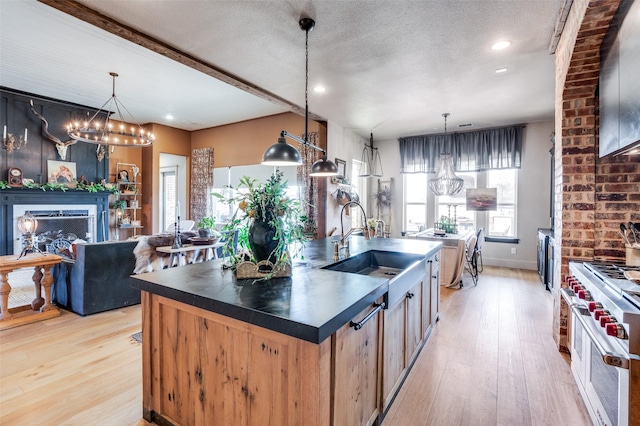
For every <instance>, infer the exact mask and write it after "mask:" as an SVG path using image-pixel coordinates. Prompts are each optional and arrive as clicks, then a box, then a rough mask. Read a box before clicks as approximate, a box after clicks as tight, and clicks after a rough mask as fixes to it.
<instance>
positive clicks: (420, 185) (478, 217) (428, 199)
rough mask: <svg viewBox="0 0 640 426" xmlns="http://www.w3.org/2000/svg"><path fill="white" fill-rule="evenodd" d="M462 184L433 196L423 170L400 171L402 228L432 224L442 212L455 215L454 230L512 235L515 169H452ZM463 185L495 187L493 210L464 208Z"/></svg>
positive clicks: (410, 229)
mask: <svg viewBox="0 0 640 426" xmlns="http://www.w3.org/2000/svg"><path fill="white" fill-rule="evenodd" d="M456 175H458V176H459V177H461V178H462V179H464V188H463V190H462V191H460V193H458V194H456V195H455V196H452V197H449V196H447V197H436V196H435V195H433V193H432V192H431V189H430V188H429V186H428V179H429V177H432V176H435V175H429V174H426V173H407V174H404V175H403V177H404V181H403V182H404V184H403V190H404V194H403V195H404V203H403V208H404V211H403V231H405V232H408V233H415V232H420V231H424V230H426V229H428V228H433V227H434V226H435V223H436V222H438V221H439V220H440V218H442V217H443V216H445V217H450V216H451V217H453V216H455V218H456V224H457V229H458V232H465V231H469V230H476V229H478V228H484V229H485V235H486V236H491V237H509V238H515V237H516V236H517V233H516V218H517V208H516V206H517V204H516V201H517V200H516V192H517V191H516V188H517V187H518V180H517V179H518V171H517V169H503V170H489V171H484V172H456ZM466 188H497V195H498V199H497V210H495V211H486V212H485V211H478V212H476V211H467V209H466V191H465V189H466Z"/></svg>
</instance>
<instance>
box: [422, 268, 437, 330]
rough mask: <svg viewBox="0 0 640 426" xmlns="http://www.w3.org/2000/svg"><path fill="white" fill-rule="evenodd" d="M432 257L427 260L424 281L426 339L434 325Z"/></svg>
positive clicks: (423, 299)
mask: <svg viewBox="0 0 640 426" xmlns="http://www.w3.org/2000/svg"><path fill="white" fill-rule="evenodd" d="M433 261H434V258H433V257H432V258H431V259H429V260H428V261H427V272H426V273H427V276H426V277H425V280H424V282H423V283H422V338H423V339H426V338H427V335H428V334H429V333H430V332H431V327H432V326H433V324H432V322H431V291H432V290H431V275H432V271H433Z"/></svg>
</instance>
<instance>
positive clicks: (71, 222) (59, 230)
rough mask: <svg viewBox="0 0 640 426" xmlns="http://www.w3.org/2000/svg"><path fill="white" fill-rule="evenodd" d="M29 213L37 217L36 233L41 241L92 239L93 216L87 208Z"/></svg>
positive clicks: (89, 240) (88, 240)
mask: <svg viewBox="0 0 640 426" xmlns="http://www.w3.org/2000/svg"><path fill="white" fill-rule="evenodd" d="M30 213H31V214H32V215H33V216H35V218H36V219H38V229H37V234H38V238H39V239H40V240H41V241H42V240H54V239H57V238H63V239H67V240H75V239H76V238H80V239H83V240H85V241H87V242H91V241H92V234H91V230H92V229H93V220H94V218H93V216H90V215H89V212H88V211H87V210H56V211H53V210H52V211H47V210H39V211H32V212H30Z"/></svg>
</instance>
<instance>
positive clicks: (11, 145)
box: [2, 125, 27, 152]
mask: <svg viewBox="0 0 640 426" xmlns="http://www.w3.org/2000/svg"><path fill="white" fill-rule="evenodd" d="M2 143H3V145H4V149H6V150H7V152H13V151H15V150H17V149H20V148H22V147H23V146H25V145H26V144H27V128H26V127H25V128H24V139H23V138H22V136H20V137H19V138H18V140H17V141H16V137H15V136H14V135H13V133H7V126H6V125H5V126H4V130H3V131H2Z"/></svg>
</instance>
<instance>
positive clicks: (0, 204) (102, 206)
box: [0, 188, 110, 255]
mask: <svg viewBox="0 0 640 426" xmlns="http://www.w3.org/2000/svg"><path fill="white" fill-rule="evenodd" d="M109 194H110V193H109V192H108V191H100V192H88V191H78V190H75V189H68V190H67V191H60V190H55V191H43V190H42V189H36V188H31V189H30V188H15V189H2V190H0V255H7V254H14V253H13V241H14V240H15V239H16V238H19V235H14V232H13V221H14V219H15V218H14V217H13V206H14V205H20V204H30V205H34V204H38V205H43V206H47V205H52V204H65V205H70V206H72V205H79V204H91V205H95V206H96V209H97V216H96V221H97V228H98V232H97V235H96V236H95V238H96V240H95V241H103V237H102V235H103V232H101V231H102V230H103V229H104V230H106V232H105V234H106V235H109V233H108V223H109Z"/></svg>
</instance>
